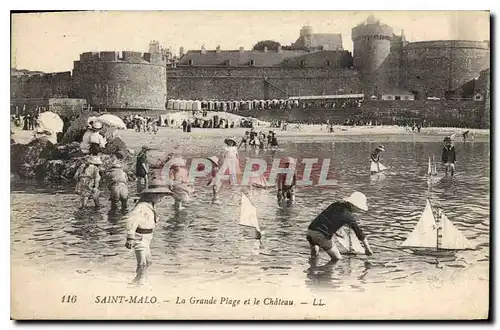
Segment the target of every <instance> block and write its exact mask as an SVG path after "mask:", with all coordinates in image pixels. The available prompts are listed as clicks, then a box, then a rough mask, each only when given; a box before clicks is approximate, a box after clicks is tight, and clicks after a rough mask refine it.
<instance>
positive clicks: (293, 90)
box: [168, 67, 360, 100]
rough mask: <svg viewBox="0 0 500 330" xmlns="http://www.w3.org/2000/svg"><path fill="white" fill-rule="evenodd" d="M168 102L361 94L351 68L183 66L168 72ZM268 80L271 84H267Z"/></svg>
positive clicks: (356, 78) (355, 75) (354, 73)
mask: <svg viewBox="0 0 500 330" xmlns="http://www.w3.org/2000/svg"><path fill="white" fill-rule="evenodd" d="M168 79H169V83H168V97H169V99H192V100H194V99H199V100H201V99H225V100H229V99H238V100H239V99H242V100H254V99H259V100H260V99H266V98H267V99H275V98H276V99H281V98H286V97H287V95H286V93H287V92H288V95H289V96H300V95H331V94H340V93H351V92H352V93H357V92H360V84H359V79H358V75H357V73H356V72H355V71H354V70H350V69H328V68H294V69H292V68H281V67H276V68H221V67H214V68H208V67H191V68H189V67H183V68H177V69H171V70H169V71H168ZM265 79H267V81H268V82H270V84H267V83H266V82H265Z"/></svg>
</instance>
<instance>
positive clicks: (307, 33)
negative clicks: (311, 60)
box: [300, 25, 313, 48]
mask: <svg viewBox="0 0 500 330" xmlns="http://www.w3.org/2000/svg"><path fill="white" fill-rule="evenodd" d="M300 36H301V37H303V40H304V47H307V48H310V47H311V45H312V38H313V28H312V26H310V25H305V26H303V27H302V29H300Z"/></svg>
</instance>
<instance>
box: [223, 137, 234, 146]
mask: <svg viewBox="0 0 500 330" xmlns="http://www.w3.org/2000/svg"><path fill="white" fill-rule="evenodd" d="M229 141H231V142H233V143H234V144H235V145H236V144H237V142H236V140H235V139H233V138H227V139H225V140H224V143H226V144H229V143H228V142H229Z"/></svg>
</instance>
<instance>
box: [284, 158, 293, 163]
mask: <svg viewBox="0 0 500 330" xmlns="http://www.w3.org/2000/svg"><path fill="white" fill-rule="evenodd" d="M285 164H295V159H294V158H292V157H286V158H285Z"/></svg>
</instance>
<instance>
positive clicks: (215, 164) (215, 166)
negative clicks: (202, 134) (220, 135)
mask: <svg viewBox="0 0 500 330" xmlns="http://www.w3.org/2000/svg"><path fill="white" fill-rule="evenodd" d="M207 159H208V160H209V161H211V162H212V171H210V181H209V182H208V184H207V186H209V187H212V193H213V195H212V203H216V202H217V193H218V192H219V190H220V187H221V185H222V183H221V181H220V178H219V176H218V174H219V168H220V166H219V158H217V156H212V157H208V158H207Z"/></svg>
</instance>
